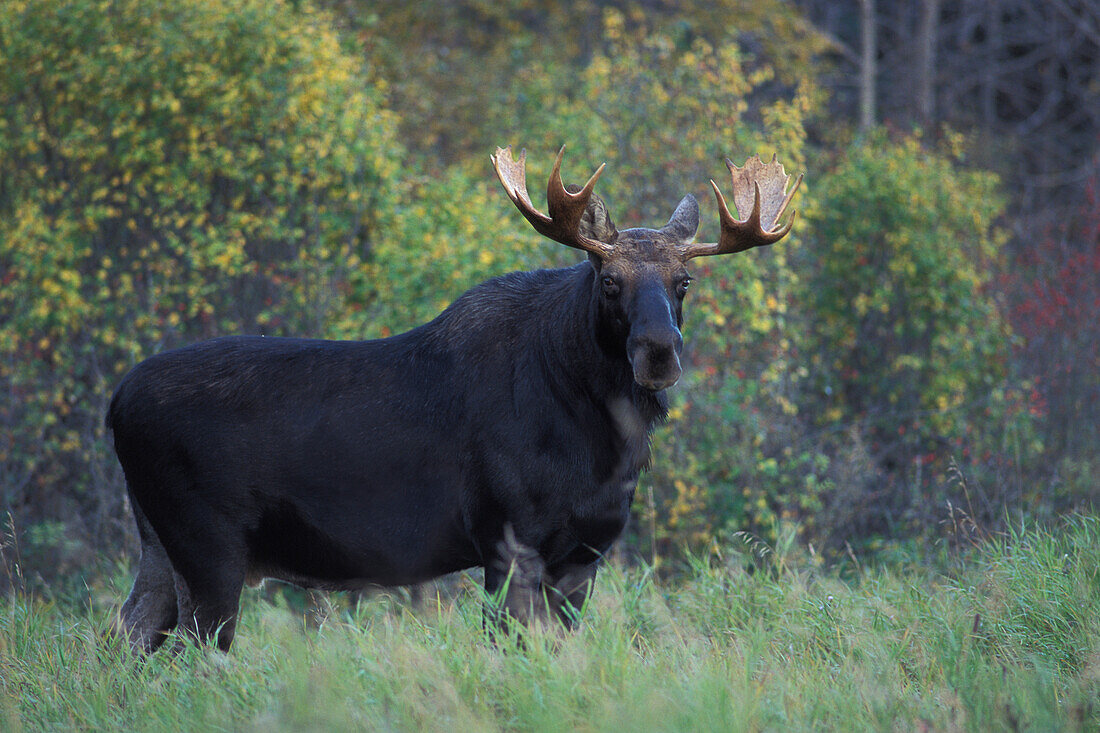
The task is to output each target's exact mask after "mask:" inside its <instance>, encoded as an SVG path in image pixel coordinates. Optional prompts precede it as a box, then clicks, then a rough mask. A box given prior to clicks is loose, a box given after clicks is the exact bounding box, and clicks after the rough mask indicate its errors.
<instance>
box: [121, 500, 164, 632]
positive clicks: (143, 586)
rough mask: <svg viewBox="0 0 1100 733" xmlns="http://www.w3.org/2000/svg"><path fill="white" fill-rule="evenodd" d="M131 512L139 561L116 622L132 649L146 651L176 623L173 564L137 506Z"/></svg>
mask: <svg viewBox="0 0 1100 733" xmlns="http://www.w3.org/2000/svg"><path fill="white" fill-rule="evenodd" d="M134 515H135V518H136V519H137V523H138V531H139V533H140V535H141V560H139V561H138V572H137V577H136V578H135V579H134V587H133V588H132V589H131V590H130V596H129V597H128V598H127V599H126V602H125V603H124V604H122V609H121V610H120V611H119V625H120V626H121V630H122V632H123V633H124V634H125V635H126V636H127V637H128V638H129V640H130V645H131V648H132V649H133V650H134V652H137V653H143V654H148V653H151V652H153V651H156V649H157V648H158V647H159V646H160V645H161V644H163V643H164V640H165V638H166V637H167V635H168V634H169V633H170V632H171V631H172V629H173V628H175V626H176V608H177V602H176V590H175V583H174V581H173V575H174V574H173V571H172V563H171V562H170V561H169V560H168V555H167V553H165V551H164V546H163V545H162V544H161V543H160V538H158V537H157V534H156V532H154V531H153V528H152V527H151V526H149V522H148V520H146V519H145V515H144V514H142V513H141V509H140V508H139V507H138V506H137V505H134Z"/></svg>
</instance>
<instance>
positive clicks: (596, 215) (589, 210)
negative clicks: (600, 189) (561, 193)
mask: <svg viewBox="0 0 1100 733" xmlns="http://www.w3.org/2000/svg"><path fill="white" fill-rule="evenodd" d="M565 190H566V191H569V193H576V192H577V191H580V190H581V187H580V186H578V185H577V184H575V183H570V184H569V185H568V186H566V187H565ZM578 230H579V231H580V233H581V236H584V237H588V238H589V239H595V240H597V241H600V242H604V243H605V244H612V243H613V242H614V241H615V238H616V237H618V236H619V230H618V229H616V228H615V223H614V222H613V221H611V214H609V213H608V211H607V204H605V203H604V201H603V199H602V198H600V197H599V195H598V194H592V196H591V197H590V198H589V199H588V206H587V207H585V210H584V213H583V214H582V215H581V221H580V225H579V226H578Z"/></svg>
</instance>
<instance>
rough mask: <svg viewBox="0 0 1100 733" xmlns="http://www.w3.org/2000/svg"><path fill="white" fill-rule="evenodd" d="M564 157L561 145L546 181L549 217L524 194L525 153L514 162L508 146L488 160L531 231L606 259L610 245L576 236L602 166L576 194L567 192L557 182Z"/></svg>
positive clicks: (522, 152)
mask: <svg viewBox="0 0 1100 733" xmlns="http://www.w3.org/2000/svg"><path fill="white" fill-rule="evenodd" d="M564 156H565V146H564V145H563V146H562V148H561V149H560V150H559V151H558V157H557V158H556V159H555V160H554V169H553V170H552V171H551V173H550V180H549V181H548V183H547V186H546V207H547V209H548V210H549V212H550V214H549V216H547V215H546V214H543V213H542V212H541V211H539V210H538V209H536V208H535V207H534V205H533V204H532V203H531V196H530V195H529V194H528V193H527V172H526V161H527V151H526V150H523V151H521V152H520V155H519V160H515V159H513V157H512V146H511V145H509V146H508V147H506V148H497V152H496V154H494V155H490V156H489V159H490V160H492V161H493V168H494V169H495V170H496V172H497V178H499V179H500V182H501V184H502V185H503V186H504V191H505V192H506V193H507V194H508V198H510V199H512V202H513V203H514V204H515V205H516V208H517V209H519V211H520V213H521V214H523V216H524V218H525V219H527V221H529V222H531V226H533V227H534V228H535V231H537V232H538V233H539V234H541V235H543V236H544V237H549V238H550V239H553V240H554V241H555V242H560V243H561V244H565V245H568V246H570V247H575V248H577V249H582V250H584V251H586V252H592V253H593V254H596V255H599V256H600V257H603V258H606V257H608V256H609V255H610V253H611V245H609V244H607V243H605V242H601V241H599V240H596V239H591V238H589V237H586V236H584V235H583V234H581V233H580V223H581V217H582V216H583V215H584V211H585V209H586V208H587V206H588V200H589V198H591V196H592V190H593V189H594V188H595V186H596V181H597V180H599V177H600V174H601V173H603V169H604V167H605V166H604V165H601V166H600V167H599V168H597V169H596V172H595V173H593V174H592V177H591V178H589V179H588V183H586V184H584V187H583V188H582V189H581V190H580V191H577V192H576V193H570V192H569V191H568V190H566V188H565V186H564V185H563V184H562V181H561V161H562V158H563V157H564ZM605 165H606V164H605Z"/></svg>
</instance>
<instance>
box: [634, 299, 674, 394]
mask: <svg viewBox="0 0 1100 733" xmlns="http://www.w3.org/2000/svg"><path fill="white" fill-rule="evenodd" d="M645 290H649V292H645ZM645 290H643V292H641V293H639V297H638V298H637V300H636V301H635V308H634V311H635V312H634V314H633V315H634V317H633V318H632V319H631V329H630V336H629V338H627V340H626V356H627V359H628V360H629V361H630V366H631V368H632V369H633V370H634V381H635V382H637V383H638V384H640V385H641V386H642V387H645V388H646V389H649V390H653V391H654V392H656V391H659V390H662V389H665V388H667V387H671V386H672V385H674V384H676V381H677V380H678V379H680V374H681V373H682V372H683V369H682V368H681V367H680V351H681V350H682V349H683V347H684V337H683V336H681V335H680V329H679V328H678V327H677V325H676V320H675V317H674V316H673V311H672V306H671V303H669V300H668V297H667V296H666V295H665V293H664V290H663V288H652V289H651V290H650V289H645Z"/></svg>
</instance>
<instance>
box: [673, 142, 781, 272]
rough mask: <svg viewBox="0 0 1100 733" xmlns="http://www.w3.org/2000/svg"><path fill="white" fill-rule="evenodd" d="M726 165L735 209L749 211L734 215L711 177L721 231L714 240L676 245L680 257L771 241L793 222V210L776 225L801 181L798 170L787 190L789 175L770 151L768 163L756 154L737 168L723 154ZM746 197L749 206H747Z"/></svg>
mask: <svg viewBox="0 0 1100 733" xmlns="http://www.w3.org/2000/svg"><path fill="white" fill-rule="evenodd" d="M726 167H727V168H729V169H730V173H731V174H732V176H733V203H734V205H735V206H736V207H737V212H738V213H739V214H740V213H741V212H742V211H751V213H750V214H749V216H748V218H747V219H745V220H744V221H740V220H738V219H735V218H734V216H733V214H731V213H730V210H729V207H728V206H727V205H726V199H725V197H723V196H722V191H721V190H719V188H718V184H716V183H715V182H714V181H711V182H710V185H711V186H712V187H713V188H714V197H715V198H716V199H717V200H718V217H719V220H720V222H721V225H722V232H721V234H720V235H719V237H718V241H717V242H716V243H703V242H693V243H690V244H683V245H680V258H681V259H682V260H684V261H685V262H686V261H687V260H690V259H691V258H692V257H705V256H707V255H724V254H733V253H735V252H744V251H745V250H747V249H752V248H753V247H761V246H763V245H766V244H774V243H775V242H778V241H779V240H780V239H782V238H783V237H785V236H787V232H789V231H790V230H791V226H792V225H793V224H794V213H792V214H791V217H790V219H788V221H787V223H786V224H785V225H783V226H778V225H779V219H780V217H782V216H783V212H785V211H786V210H787V205H788V204H790V203H791V199H792V198H793V197H794V192H795V191H797V190H798V186H799V185H800V184H801V183H802V175H801V174H799V176H798V178H797V179H796V180H795V182H794V186H792V187H791V189H790V191H788V190H787V185H788V183H789V182H790V179H791V177H790V176H788V175H787V173H786V172H785V171H784V170H783V166H782V165H781V164H780V163H779V162H778V161H777V160H776V156H774V155H773V156H772V160H771V162H770V163H764V162H763V161H762V160H760V156H759V155H754V156H752V157H751V158H749V159H748V160H747V161H745V165H744V166H743V167H741V168H738V167H737V166H736V165H734V164H733V161H731V160H729V159H728V158H727V159H726ZM750 201H751V203H752V208H751V209H749V204H750Z"/></svg>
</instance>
